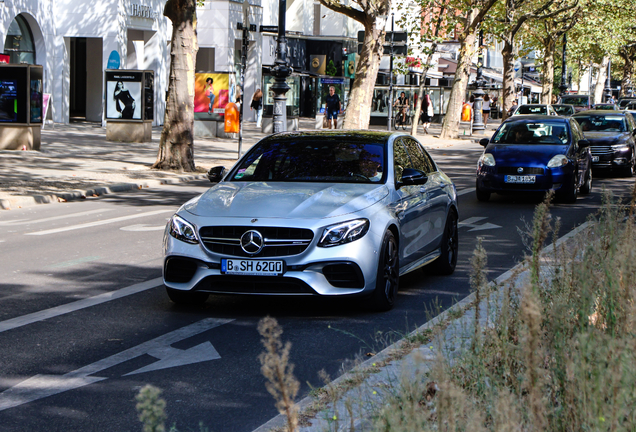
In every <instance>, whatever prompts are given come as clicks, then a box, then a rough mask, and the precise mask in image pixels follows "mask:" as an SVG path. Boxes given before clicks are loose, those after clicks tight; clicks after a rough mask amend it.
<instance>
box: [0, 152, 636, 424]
mask: <svg viewBox="0 0 636 432" xmlns="http://www.w3.org/2000/svg"><path fill="white" fill-rule="evenodd" d="M480 153H481V147H480V146H478V145H476V144H475V145H474V146H472V145H470V146H462V147H452V148H447V149H438V150H432V151H431V154H432V155H433V157H434V158H435V160H436V161H437V162H438V163H439V164H440V166H441V167H442V169H443V170H444V171H445V172H446V173H447V174H449V175H450V176H451V178H453V180H454V181H455V182H456V184H457V189H458V191H459V193H460V194H461V195H460V197H459V206H460V258H459V262H458V266H457V270H456V272H455V274H454V275H452V276H450V277H432V276H428V275H426V274H425V273H423V272H421V271H416V272H414V273H411V274H409V275H407V276H405V277H403V278H401V279H400V284H401V287H400V293H399V296H398V300H397V304H396V307H395V308H394V309H393V310H392V311H390V312H388V313H380V314H378V313H370V312H368V311H367V310H365V309H364V308H363V307H362V306H361V304H360V302H359V301H357V300H346V301H342V300H331V299H317V298H294V299H284V298H261V297H226V296H222V297H213V298H211V299H210V300H208V302H207V303H206V304H205V306H204V307H198V308H185V307H177V306H175V305H173V304H172V303H171V302H170V301H169V300H168V298H167V296H166V294H165V292H164V289H163V286H162V285H161V281H160V277H161V256H162V255H161V254H162V251H161V244H162V236H163V228H164V226H165V223H166V220H167V218H169V217H170V215H171V214H172V212H174V211H175V210H176V209H177V208H178V206H179V205H181V204H182V203H184V202H185V201H186V200H187V199H189V198H190V197H193V196H195V195H196V194H198V193H201V192H202V191H203V190H204V189H205V188H206V187H208V184H206V183H204V182H198V183H189V184H186V185H179V186H170V187H164V188H160V189H152V190H144V191H139V192H135V193H131V194H121V195H113V196H109V197H104V198H100V199H95V200H92V199H88V200H86V201H82V202H74V203H66V204H56V205H44V206H37V207H30V208H24V209H18V210H12V211H10V212H2V213H0V274H1V275H2V280H1V281H0V346H1V347H2V349H1V350H0V431H2V432H5V431H7V432H9V431H16V432H18V431H19V432H24V431H43V430H46V431H69V430H82V431H138V430H140V429H141V424H140V423H139V421H138V420H137V414H136V411H135V400H134V398H135V395H136V394H137V392H138V390H139V389H140V388H141V387H142V386H143V385H145V384H153V385H155V386H158V387H160V388H161V389H162V390H163V397H164V398H165V399H166V401H167V413H168V418H169V420H168V425H173V424H174V425H176V427H177V428H178V430H179V431H194V430H197V431H198V430H199V425H200V424H202V425H204V426H205V427H207V428H209V429H210V430H212V431H215V432H230V431H239V432H250V431H252V430H254V429H255V428H257V427H258V426H260V425H261V424H263V423H265V422H266V421H268V420H269V419H270V418H272V417H273V416H275V415H276V414H277V412H276V409H275V408H274V401H273V399H272V398H271V396H270V395H269V394H268V393H267V391H266V390H265V387H264V378H263V377H262V376H261V374H260V364H259V362H258V359H257V357H258V354H259V353H260V352H261V351H262V347H261V344H260V338H259V335H258V333H257V330H256V326H257V323H258V321H259V320H260V319H261V318H262V317H264V316H266V315H271V316H274V317H276V318H277V319H278V320H279V323H280V324H281V325H282V326H283V329H284V335H283V338H284V340H289V341H291V342H292V362H293V363H295V365H296V367H295V374H296V376H297V378H298V380H299V381H300V383H301V390H300V395H299V396H300V397H303V396H305V395H307V393H308V392H309V391H310V389H311V386H313V387H317V386H321V385H322V382H321V380H320V378H319V376H318V372H319V371H320V370H323V369H324V370H325V371H326V372H327V373H328V374H329V375H330V376H331V377H332V378H335V377H336V376H338V375H339V374H340V373H341V372H342V371H344V370H348V369H349V368H350V367H352V366H353V364H354V362H355V361H356V360H358V359H364V358H365V356H366V354H367V353H373V352H377V351H379V350H380V349H382V348H383V347H384V346H386V344H388V343H390V342H392V341H394V340H396V339H398V338H400V337H401V336H402V335H404V334H405V333H407V332H409V331H411V330H413V329H414V328H415V327H416V326H419V325H421V324H423V323H424V322H426V321H427V320H428V319H429V318H430V316H431V313H434V312H435V310H437V309H438V308H446V307H448V306H449V305H451V304H452V303H453V302H456V301H458V300H460V299H461V298H463V297H464V296H466V295H467V294H468V293H469V292H470V287H469V283H468V279H469V278H468V276H469V273H470V265H469V259H470V256H471V253H472V251H473V249H474V247H475V245H476V242H477V237H482V238H483V244H484V247H485V248H486V251H487V252H488V268H489V276H490V278H491V279H494V278H496V277H497V276H499V275H500V274H502V273H503V272H505V271H507V270H509V269H510V268H511V267H513V266H514V265H515V264H516V263H517V262H519V261H520V260H521V259H522V258H523V256H524V254H525V253H526V248H525V246H524V244H523V241H522V238H521V235H520V233H519V231H525V230H526V223H530V222H531V221H532V215H533V212H534V208H535V206H536V204H537V203H538V201H537V199H536V198H527V197H515V198H506V197H498V196H493V198H492V199H491V201H490V202H488V203H479V202H478V201H477V200H476V198H475V194H474V173H475V166H476V161H477V158H478V157H479V154H480ZM603 187H605V188H606V189H608V190H611V191H612V192H613V193H614V194H616V195H624V196H628V195H629V194H630V193H631V190H632V187H633V180H632V179H617V178H604V179H596V180H595V184H594V189H593V192H592V194H591V195H589V196H585V197H579V200H578V201H577V203H576V204H556V205H555V206H554V207H553V208H552V215H553V218H556V217H558V218H560V219H561V226H562V230H561V235H564V234H565V233H566V232H568V231H569V230H570V229H572V228H574V227H575V226H577V225H579V224H581V223H583V222H584V221H585V220H586V218H587V216H588V215H589V214H590V213H594V212H596V210H597V209H598V208H599V206H600V203H601V189H602V188H603Z"/></svg>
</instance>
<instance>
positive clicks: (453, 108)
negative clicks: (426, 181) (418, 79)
mask: <svg viewBox="0 0 636 432" xmlns="http://www.w3.org/2000/svg"><path fill="white" fill-rule="evenodd" d="M470 21H471V20H469V22H470ZM476 35H477V31H476V30H475V29H472V31H470V32H469V33H468V34H467V35H466V37H465V38H464V40H463V41H462V42H461V48H460V50H459V58H458V59H457V71H455V79H454V80H453V87H452V89H451V94H450V100H449V101H448V107H447V108H446V114H445V115H444V121H443V122H442V133H441V134H440V136H439V137H440V138H441V139H455V138H457V135H458V132H459V122H460V120H461V115H462V103H463V102H464V100H465V98H466V87H467V85H468V77H469V76H470V66H471V64H472V58H473V54H474V51H475V39H476Z"/></svg>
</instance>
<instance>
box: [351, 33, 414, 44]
mask: <svg viewBox="0 0 636 432" xmlns="http://www.w3.org/2000/svg"><path fill="white" fill-rule="evenodd" d="M391 34H393V43H394V44H395V43H404V42H406V41H407V39H408V35H407V33H406V32H403V31H397V32H390V31H389V32H386V34H385V35H384V42H385V43H391ZM358 42H361V43H362V42H364V30H360V31H359V32H358Z"/></svg>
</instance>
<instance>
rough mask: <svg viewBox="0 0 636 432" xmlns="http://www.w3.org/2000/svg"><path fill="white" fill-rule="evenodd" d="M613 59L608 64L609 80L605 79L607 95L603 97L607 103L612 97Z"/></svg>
mask: <svg viewBox="0 0 636 432" xmlns="http://www.w3.org/2000/svg"><path fill="white" fill-rule="evenodd" d="M611 74H612V59H611V58H610V60H609V62H607V78H605V93H604V94H603V96H604V97H605V102H608V101H609V100H610V98H611V97H612V87H611V86H610V80H611V79H612V76H611Z"/></svg>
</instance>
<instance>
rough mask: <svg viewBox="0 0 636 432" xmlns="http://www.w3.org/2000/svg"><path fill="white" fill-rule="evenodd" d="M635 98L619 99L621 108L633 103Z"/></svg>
mask: <svg viewBox="0 0 636 432" xmlns="http://www.w3.org/2000/svg"><path fill="white" fill-rule="evenodd" d="M633 103H634V99H623V100H620V101H618V106H619V108H625V107H626V106H627V105H630V104H633Z"/></svg>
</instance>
